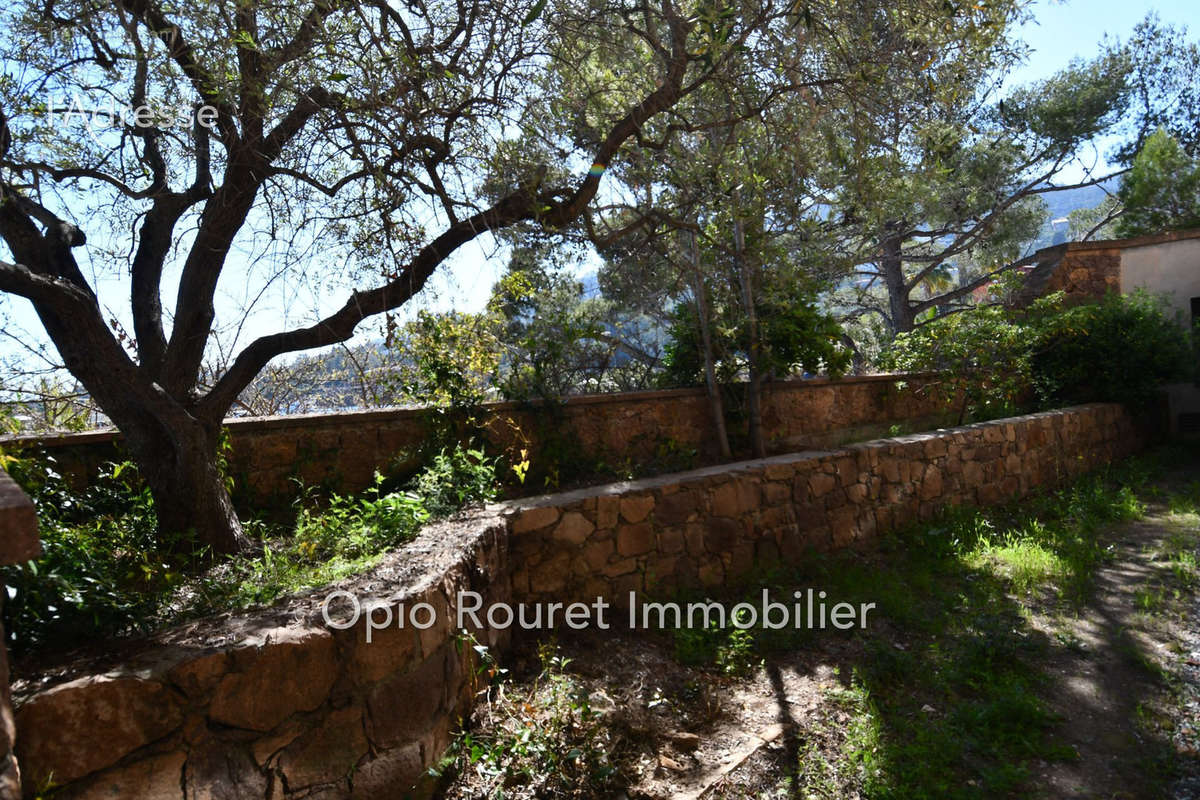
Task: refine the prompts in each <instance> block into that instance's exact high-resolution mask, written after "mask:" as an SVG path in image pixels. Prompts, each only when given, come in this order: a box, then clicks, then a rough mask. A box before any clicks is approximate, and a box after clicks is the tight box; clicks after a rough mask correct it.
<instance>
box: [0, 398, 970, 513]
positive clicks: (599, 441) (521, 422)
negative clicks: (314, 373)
mask: <svg viewBox="0 0 1200 800" xmlns="http://www.w3.org/2000/svg"><path fill="white" fill-rule="evenodd" d="M926 386H927V384H926V383H925V382H924V381H923V380H922V379H921V378H920V377H917V376H908V377H906V376H869V377H861V378H845V379H842V380H838V381H828V380H823V379H818V380H808V381H786V382H779V383H776V384H773V385H772V386H771V388H770V389H769V390H768V392H767V394H766V398H765V403H764V406H765V407H764V416H763V422H764V426H765V428H766V430H768V431H771V432H772V439H771V448H772V451H773V452H788V451H795V450H802V449H806V448H812V447H825V446H836V445H839V444H842V443H844V442H846V441H850V440H856V439H857V440H862V439H869V438H872V437H874V436H879V435H886V433H887V432H888V429H889V427H890V426H891V425H893V424H896V423H910V424H911V426H912V427H918V428H920V427H935V426H936V425H937V424H943V423H945V422H946V421H947V420H948V419H952V415H950V413H949V410H948V404H947V403H946V402H945V401H944V399H943V398H941V397H940V396H938V395H937V393H936V392H932V391H923V387H926ZM489 409H490V411H491V413H492V415H493V416H492V422H491V425H490V429H491V431H492V432H493V438H494V439H495V440H496V441H497V442H498V443H500V444H503V445H510V444H513V443H517V444H518V445H519V446H527V447H529V448H530V449H531V450H533V451H534V453H533V456H534V458H535V459H536V458H537V457H538V456H537V452H536V451H537V449H538V447H539V445H540V444H541V443H544V442H545V440H546V439H547V437H548V436H549V435H553V436H554V437H556V438H558V439H559V440H560V442H568V443H569V447H568V448H567V449H568V450H569V452H570V453H571V454H572V456H573V457H574V458H576V459H579V460H587V461H590V462H592V463H597V462H601V461H603V462H606V463H608V464H610V465H619V464H622V463H625V462H626V461H633V462H635V463H637V462H646V461H648V460H653V459H654V458H656V457H657V456H658V455H659V451H660V450H661V449H663V448H666V449H669V450H672V451H674V452H677V453H678V452H680V451H687V450H695V451H696V457H695V464H696V465H699V464H706V463H713V462H714V461H715V460H716V456H717V451H716V446H715V443H714V441H713V438H712V434H711V431H712V425H711V424H710V422H709V413H708V405H707V401H706V400H705V396H704V392H703V391H702V390H698V389H678V390H670V391H656V392H629V393H623V394H608V395H593V396H584V397H574V398H571V399H570V400H568V401H567V402H566V403H565V404H564V405H563V406H562V407H561V408H560V409H558V410H557V411H556V413H553V414H547V413H545V412H544V411H540V410H539V411H533V410H531V409H529V408H528V407H522V406H520V405H518V404H515V403H497V404H494V405H492V406H489ZM228 428H229V431H230V435H231V441H232V444H233V453H232V455H231V458H230V465H231V468H232V471H233V474H234V477H235V479H236V482H237V485H238V493H239V498H238V499H239V500H241V501H242V502H244V503H246V504H255V505H258V506H261V505H264V504H266V505H271V504H277V503H280V502H285V503H286V499H288V498H290V497H291V496H293V495H294V493H295V484H294V483H293V481H292V479H293V478H300V479H302V480H303V481H304V482H306V483H308V484H319V485H324V486H327V487H328V488H330V489H333V490H336V491H340V492H354V491H359V490H361V489H363V488H364V487H366V486H368V485H369V484H370V481H371V479H372V476H373V474H374V472H375V471H376V470H381V471H385V472H386V471H387V470H388V468H389V465H392V464H393V463H394V462H397V460H399V462H400V463H401V464H404V463H405V462H408V464H409V465H410V466H411V461H409V460H408V459H406V457H405V454H406V453H407V454H411V453H412V452H413V451H414V450H415V448H417V447H418V446H419V445H420V444H421V442H422V441H423V440H424V438H425V436H426V431H427V427H426V422H425V412H424V411H422V410H420V409H387V410H380V411H361V412H351V413H339V414H321V415H316V414H311V415H297V416H288V417H263V418H254V419H231V420H229V422H228ZM734 433H735V434H736V427H735V429H734ZM118 440H119V436H118V434H116V433H114V432H111V431H102V432H89V433H80V434H70V435H63V436H15V437H0V448H3V449H5V450H14V449H16V450H22V449H23V450H25V451H35V450H38V449H42V450H44V451H45V452H47V453H49V454H51V455H53V456H54V457H55V458H56V459H57V460H58V462H59V470H60V471H62V472H65V473H67V474H69V475H73V476H75V478H76V479H77V481H78V482H83V481H86V480H87V476H88V475H92V474H95V471H96V470H97V469H98V468H99V466H100V464H102V463H103V462H104V461H108V460H113V459H114V458H117V457H118V454H117V451H116V449H115V447H114V444H115V443H116V442H117V441H118Z"/></svg>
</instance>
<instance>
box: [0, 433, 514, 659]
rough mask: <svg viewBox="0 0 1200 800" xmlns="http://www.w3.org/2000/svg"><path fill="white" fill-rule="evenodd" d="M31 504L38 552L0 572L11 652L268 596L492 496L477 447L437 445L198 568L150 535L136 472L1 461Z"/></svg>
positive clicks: (331, 572) (149, 514) (491, 475)
mask: <svg viewBox="0 0 1200 800" xmlns="http://www.w3.org/2000/svg"><path fill="white" fill-rule="evenodd" d="M0 465H5V466H7V468H8V469H9V471H10V472H11V473H12V475H13V477H14V478H15V479H16V480H17V482H18V483H20V484H21V485H22V487H23V488H24V489H25V491H26V492H28V493H29V494H30V496H31V497H32V498H33V500H34V503H35V504H36V506H37V512H38V520H39V532H40V535H41V538H42V544H43V547H44V549H45V554H44V555H43V556H42V557H41V558H40V559H38V560H37V561H32V562H29V563H28V564H23V565H18V566H12V567H4V568H2V569H0V576H2V577H3V580H4V583H5V584H6V585H7V587H8V593H9V596H8V601H7V602H6V603H5V605H4V626H5V630H6V631H7V635H8V636H9V638H10V641H11V643H12V644H13V646H14V648H15V649H16V650H18V651H28V650H30V649H32V648H37V647H61V646H69V645H72V644H75V643H77V642H79V641H81V640H88V639H97V638H102V637H106V636H120V635H125V634H131V633H139V632H144V631H148V630H151V629H153V628H155V627H157V626H159V625H162V624H166V623H170V622H173V621H177V620H179V619H183V618H187V617H191V616H196V615H199V614H205V613H210V612H219V611H224V610H227V609H230V608H241V607H245V606H248V605H252V604H255V603H269V602H272V601H274V600H275V599H277V598H278V597H280V596H282V595H285V594H288V593H290V592H295V591H299V590H302V589H306V588H312V587H317V586H323V585H326V584H329V583H332V582H333V581H336V580H339V579H341V578H343V577H345V576H347V575H351V574H355V573H358V572H361V571H363V570H366V569H368V568H370V566H371V565H372V564H374V563H375V562H376V561H378V559H379V558H380V557H381V556H382V555H384V554H385V553H387V552H389V551H391V550H393V549H395V548H396V547H398V546H399V545H401V544H403V543H404V542H406V541H409V540H411V539H412V538H413V537H414V536H416V534H417V532H418V531H419V530H420V528H421V526H422V525H423V524H424V523H425V522H427V521H428V520H430V519H432V518H436V517H440V516H446V515H448V514H451V513H453V512H454V511H457V510H458V509H460V508H461V507H463V506H464V505H467V504H469V503H474V502H479V501H486V500H490V499H492V498H493V497H495V494H496V488H495V486H496V473H495V463H494V462H493V461H491V460H488V459H486V458H485V457H484V455H483V453H481V452H480V451H478V450H469V449H466V448H461V447H459V448H454V449H448V450H443V451H441V452H440V453H439V454H437V456H436V457H435V458H434V459H433V461H432V463H431V464H430V466H429V467H427V468H426V469H425V470H424V471H422V472H421V473H419V474H418V475H417V476H416V477H415V478H414V479H413V480H412V481H411V483H410V484H409V485H408V486H406V487H405V488H404V489H403V490H400V491H386V490H385V489H384V480H383V478H382V477H380V476H378V475H376V479H375V483H374V485H372V486H371V487H369V488H368V489H367V490H366V491H364V492H362V493H360V494H357V495H349V496H344V495H333V496H332V497H329V498H327V499H325V500H324V501H323V502H318V501H317V500H316V498H314V497H312V495H311V493H308V492H303V493H302V494H301V499H300V501H299V502H298V504H297V505H298V510H297V515H296V523H295V527H294V528H293V529H292V530H291V531H290V535H280V534H282V533H283V531H281V530H278V529H276V530H274V531H271V530H268V529H266V528H265V527H264V526H263V525H262V524H261V523H255V522H251V523H248V527H249V528H250V529H251V530H256V531H257V534H258V536H259V538H260V539H261V540H262V550H261V552H260V553H257V554H253V555H240V556H236V557H233V558H231V559H229V560H227V561H223V562H221V563H219V564H218V565H216V566H215V568H213V569H211V570H210V571H208V572H206V573H204V574H200V575H197V574H194V573H193V574H187V573H185V572H184V571H183V567H184V566H185V565H188V564H191V563H193V560H191V559H188V558H187V557H186V554H181V553H179V552H177V550H178V548H177V547H176V545H177V544H178V543H173V542H163V541H162V540H161V538H160V537H159V536H158V534H157V525H156V522H157V519H156V515H155V512H154V503H153V500H152V499H151V497H150V493H149V491H148V490H147V489H146V488H145V486H144V484H143V483H142V481H141V479H140V477H139V476H138V474H137V469H136V468H135V467H134V466H133V465H132V464H128V463H124V464H109V465H106V467H105V469H104V470H103V471H102V473H101V474H100V475H99V476H98V477H97V478H96V480H95V481H94V482H93V483H92V485H90V486H89V487H88V488H86V489H84V490H82V491H80V490H76V489H74V488H73V487H71V486H70V484H69V483H68V482H67V481H66V480H64V479H63V478H62V476H61V475H59V473H58V472H57V471H56V470H55V469H54V461H53V459H41V460H34V459H13V458H7V459H5V460H4V461H3V462H0Z"/></svg>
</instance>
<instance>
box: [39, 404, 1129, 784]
mask: <svg viewBox="0 0 1200 800" xmlns="http://www.w3.org/2000/svg"><path fill="white" fill-rule="evenodd" d="M1141 444H1142V436H1141V434H1140V433H1139V431H1138V429H1137V428H1136V427H1135V425H1134V422H1133V420H1132V418H1131V417H1130V416H1129V415H1128V414H1127V413H1126V412H1125V411H1124V410H1123V409H1121V408H1120V407H1118V406H1114V405H1089V406H1081V407H1077V408H1071V409H1065V410H1061V411H1053V412H1047V413H1042V414H1034V415H1031V416H1027V417H1018V418H1013V419H1007V420H998V421H995V422H988V423H981V424H977V425H970V426H967V427H963V428H954V429H949V430H941V431H937V432H934V433H928V434H921V435H914V436H904V437H898V438H892V439H883V440H878V441H872V442H866V443H863V444H856V445H852V446H850V447H846V448H842V449H839V450H833V451H828V452H811V453H801V454H792V455H783V456H776V457H772V458H768V459H765V460H759V461H750V462H743V463H738V464H730V465H724V466H720V467H711V468H707V469H700V470H694V471H691V472H686V473H680V474H675V475H667V476H662V477H659V478H653V479H648V480H643V481H637V482H631V483H623V484H613V485H609V486H601V487H594V488H590V489H586V490H581V491H577V492H571V493H566V494H559V495H550V496H545V497H541V498H533V499H529V500H523V501H520V502H515V503H509V504H504V505H498V506H492V507H489V508H488V509H485V510H484V511H482V512H480V513H479V514H477V515H476V516H474V517H471V518H469V519H466V520H459V521H456V522H447V523H442V524H439V525H436V526H432V527H431V528H429V529H427V530H425V531H423V532H422V533H421V535H420V536H419V537H418V538H417V539H416V540H415V541H413V542H411V543H410V544H408V545H406V546H405V547H404V548H403V549H402V550H400V551H398V552H397V553H395V554H392V555H391V556H389V557H388V558H387V559H385V560H384V562H383V563H382V564H380V565H379V566H378V567H376V568H375V569H374V570H372V571H371V572H369V573H368V574H366V575H364V576H360V577H358V578H354V579H350V580H347V581H344V582H342V583H341V584H339V585H338V587H337V588H339V589H342V590H345V591H347V592H350V593H353V594H354V595H355V596H356V597H360V598H363V599H364V601H365V599H366V598H376V612H375V613H376V614H379V615H383V614H385V613H388V612H385V609H386V610H389V611H390V613H392V614H395V615H397V616H399V615H406V616H405V618H408V617H407V613H408V611H409V610H411V609H412V608H413V606H414V604H415V603H416V602H427V603H429V604H430V605H431V606H432V607H433V608H434V611H435V614H434V619H435V620H436V624H434V625H433V626H432V627H429V628H427V629H423V630H414V629H413V628H411V627H405V628H400V627H397V626H395V625H392V626H387V627H386V629H385V630H382V631H375V632H373V637H374V640H373V642H372V643H371V644H367V642H366V625H365V620H360V621H359V622H358V624H356V625H354V626H353V627H348V628H345V629H341V627H342V626H341V625H340V624H338V625H335V626H334V627H333V628H331V627H329V626H326V625H325V624H324V622H323V617H322V613H321V605H320V601H321V597H320V596H318V595H316V594H313V595H309V596H303V597H299V598H295V599H293V600H291V601H289V602H287V603H285V604H283V605H281V606H277V607H273V608H271V609H268V610H266V611H262V612H258V613H250V614H240V615H226V616H222V617H217V618H213V619H208V620H203V621H200V622H197V623H193V624H190V625H185V626H181V627H180V628H176V629H173V630H171V631H168V632H165V633H162V634H159V635H157V636H155V637H152V638H151V639H149V640H147V641H144V642H141V643H139V644H136V645H131V646H130V648H128V649H125V650H122V651H120V652H114V653H111V654H109V655H107V656H106V657H105V658H97V659H96V660H94V661H93V662H90V663H89V664H88V669H87V671H86V672H85V674H83V675H82V677H76V676H78V675H79V671H78V670H76V671H75V672H73V673H70V674H66V675H61V677H56V675H59V674H60V673H58V672H55V671H53V670H51V671H49V672H47V675H46V676H44V677H42V678H35V677H33V676H29V677H27V678H24V679H22V680H20V681H18V682H17V684H16V685H15V689H16V694H17V698H18V700H17V712H16V713H17V730H18V732H19V734H20V735H19V737H18V740H17V751H18V754H19V755H20V759H21V764H22V768H23V770H24V771H25V774H26V779H27V780H26V791H27V793H28V792H30V788H29V787H31V786H33V785H36V784H37V783H38V782H41V781H43V780H45V779H46V778H47V777H48V776H53V778H54V780H56V781H57V782H58V783H60V784H65V788H64V790H63V792H62V793H61V795H56V797H62V798H66V799H67V800H80V799H81V798H83V799H85V800H97V799H98V798H121V799H122V800H150V799H151V798H153V800H163V799H167V798H169V800H192V798H231V799H232V798H238V800H253V798H263V800H267V799H268V798H270V799H271V800H283V799H284V798H286V799H288V800H291V799H293V798H294V799H295V800H299V798H384V797H387V798H401V797H405V796H407V795H406V793H405V790H404V787H408V786H412V785H414V784H419V786H418V788H417V789H415V790H414V791H413V792H412V793H411V794H412V796H427V795H428V794H429V792H430V790H431V786H430V784H429V783H428V781H427V779H422V778H421V775H422V774H423V773H424V772H425V771H426V770H427V769H428V768H429V767H430V766H431V765H432V764H434V763H436V761H437V759H438V758H439V757H440V755H441V754H442V752H443V751H444V749H445V747H446V745H447V744H448V743H449V741H450V737H451V733H452V731H453V729H454V728H455V727H456V726H457V725H458V724H459V720H460V719H461V718H462V717H464V716H465V715H466V714H467V713H468V712H469V710H470V708H471V705H472V702H473V699H474V696H475V694H474V693H475V688H476V682H477V680H478V674H479V673H478V670H477V667H478V663H477V658H478V657H477V654H476V651H475V650H474V648H473V647H472V646H471V644H472V643H471V642H470V641H464V640H463V639H462V638H460V636H459V634H458V632H457V631H456V630H455V628H454V624H453V620H454V608H453V604H454V599H455V598H456V597H457V596H458V592H459V591H460V590H463V589H469V590H472V591H477V592H479V593H480V594H481V595H483V596H484V599H485V603H486V604H491V603H494V602H502V601H515V602H531V601H538V600H552V601H560V602H572V601H585V602H590V601H591V600H594V599H595V598H596V597H597V596H603V597H606V598H608V599H609V600H610V602H612V604H613V605H620V604H621V602H622V599H623V598H624V597H625V595H626V593H627V592H629V591H637V592H639V593H643V594H647V595H654V594H664V593H668V592H670V591H671V590H673V589H676V588H685V587H695V588H696V589H697V590H704V589H705V588H711V589H713V590H715V589H716V587H721V586H728V587H736V585H737V584H738V580H739V578H740V577H741V576H743V575H744V574H745V573H748V572H749V571H751V570H752V569H753V567H754V565H755V563H756V561H768V562H770V563H777V562H778V561H780V560H782V561H785V562H787V563H800V562H802V561H803V559H804V558H805V557H806V553H808V552H809V551H810V549H816V550H830V549H834V548H840V547H866V546H868V545H870V543H871V542H872V541H873V540H874V539H875V537H876V536H878V535H879V534H880V533H883V532H885V531H889V530H893V529H896V528H898V527H900V526H903V525H905V524H907V523H910V522H912V521H914V520H919V519H925V518H928V517H930V516H931V515H933V514H934V513H935V512H936V511H937V510H938V509H939V508H940V507H942V506H944V505H946V504H950V503H960V504H982V505H987V504H991V503H997V502H1001V501H1003V500H1006V499H1010V498H1013V497H1019V496H1022V495H1025V494H1028V493H1029V492H1032V491H1034V490H1036V489H1039V488H1045V487H1050V486H1054V485H1056V484H1058V483H1060V482H1062V481H1064V480H1066V479H1067V478H1069V477H1071V476H1073V475H1076V474H1079V473H1081V472H1084V471H1086V470H1089V469H1093V468H1095V467H1097V466H1099V465H1101V464H1104V463H1108V462H1110V461H1113V460H1116V459H1119V458H1121V457H1123V456H1125V455H1127V454H1129V453H1131V452H1133V451H1134V450H1136V449H1137V448H1138V447H1140V446H1141ZM339 608H340V607H339ZM333 614H334V622H335V623H337V622H338V621H339V620H341V619H342V616H339V615H340V614H343V611H342V610H335V611H334V612H333ZM375 619H376V621H377V622H380V621H381V620H382V619H383V617H382V616H377V617H376V618H375ZM472 634H473V636H474V637H475V639H476V640H477V641H479V642H481V643H484V644H487V645H488V646H489V647H490V648H491V649H492V650H493V651H494V652H497V653H501V652H503V650H504V648H505V646H506V645H507V642H508V632H507V631H502V630H488V629H480V630H474V631H472ZM106 659H107V660H106ZM423 780H424V781H425V782H423V783H422V781H423Z"/></svg>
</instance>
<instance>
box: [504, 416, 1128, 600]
mask: <svg viewBox="0 0 1200 800" xmlns="http://www.w3.org/2000/svg"><path fill="white" fill-rule="evenodd" d="M1140 446H1141V436H1140V435H1139V433H1138V432H1137V430H1136V429H1135V427H1134V424H1133V421H1132V419H1131V418H1130V416H1129V415H1128V414H1127V413H1126V412H1125V411H1124V410H1123V409H1121V408H1119V407H1118V406H1114V405H1090V406H1081V407H1077V408H1073V409H1068V410H1064V411H1052V412H1046V413H1042V414H1033V415H1030V416H1026V417H1018V418H1013V419H1006V420H998V421H995V422H984V423H979V424H976V425H969V426H966V427H962V428H954V429H949V430H941V431H937V432H933V433H924V434H917V435H912V436H903V437H898V438H893V439H881V440H877V441H872V442H864V443H861V444H854V445H850V446H848V447H846V448H843V449H841V450H837V451H833V452H817V453H798V454H791V455H782V456H776V457H773V458H768V459H766V460H762V461H751V462H744V463H741V464H736V465H729V466H724V467H714V468H710V469H703V470H696V471H693V472H687V473H681V474H676V475H666V476H662V477H659V478H653V479H650V480H645V481H640V482H637V483H630V484H614V485H611V486H603V487H598V488H594V489H587V490H583V491H579V492H573V493H570V494H565V495H551V496H547V497H543V498H535V499H532V500H528V501H522V502H521V503H519V504H517V505H516V508H517V509H518V511H517V513H516V515H515V517H514V519H513V521H512V524H511V531H512V544H511V547H512V550H513V564H514V569H515V571H514V574H513V592H514V594H516V595H517V596H518V597H530V598H535V599H550V598H553V599H561V598H563V597H573V598H593V597H597V596H605V597H613V598H615V600H614V603H615V604H619V603H620V602H621V601H622V600H623V599H624V598H625V597H626V596H627V595H628V593H629V592H630V591H636V592H638V593H639V594H651V595H659V596H665V595H670V594H671V593H673V592H675V591H676V590H677V589H681V588H694V587H701V588H702V587H714V586H721V585H726V584H730V583H736V582H737V580H738V578H739V577H740V576H743V575H745V574H746V573H748V572H749V571H750V570H751V569H752V567H753V566H754V565H755V564H756V563H757V562H763V563H768V564H772V563H778V562H779V561H780V560H783V561H784V562H786V563H791V564H794V563H798V562H800V561H801V560H803V558H804V555H805V553H806V552H807V551H810V550H818V551H827V550H831V549H836V548H842V547H856V546H861V545H863V544H866V543H869V542H870V541H871V540H872V539H874V538H875V537H876V536H877V535H878V534H880V533H884V532H887V531H892V530H896V529H898V528H902V527H904V526H906V525H909V524H911V523H913V522H915V521H917V520H922V519H928V518H929V517H930V516H932V515H933V514H934V513H936V512H937V510H938V509H939V508H941V507H943V506H947V505H980V506H986V505H992V504H996V503H999V502H1001V501H1004V500H1009V499H1012V498H1016V497H1022V496H1024V495H1026V494H1028V493H1030V492H1031V491H1033V490H1035V489H1038V488H1044V487H1047V486H1054V485H1056V484H1058V483H1061V482H1062V481H1064V480H1066V479H1068V478H1070V477H1072V476H1074V475H1078V474H1079V473H1081V472H1085V471H1087V470H1090V469H1094V468H1096V467H1097V466H1099V465H1101V464H1106V463H1110V462H1112V461H1114V460H1117V459H1119V458H1122V457H1124V456H1126V455H1128V454H1130V453H1131V452H1133V451H1134V450H1135V449H1137V448H1138V447H1140Z"/></svg>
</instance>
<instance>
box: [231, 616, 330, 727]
mask: <svg viewBox="0 0 1200 800" xmlns="http://www.w3.org/2000/svg"><path fill="white" fill-rule="evenodd" d="M235 661H236V662H238V664H239V666H240V667H241V671H240V672H234V673H230V674H229V675H226V676H225V677H224V678H223V679H222V680H221V683H220V685H218V686H217V689H216V692H215V693H214V695H213V699H212V704H211V705H210V706H209V712H208V715H209V718H210V719H212V721H213V722H216V723H219V724H221V725H229V726H231V727H234V728H244V729H246V730H252V731H269V730H271V729H272V728H274V727H275V726H276V725H278V724H279V723H281V722H283V721H284V720H285V719H287V718H288V717H290V716H291V715H292V714H294V713H296V712H297V711H312V710H313V709H314V708H316V707H317V706H319V705H321V703H323V702H324V701H325V698H326V697H328V696H329V690H330V688H331V687H332V686H333V682H334V680H335V679H336V678H337V662H336V660H335V654H334V646H333V637H332V636H331V635H330V634H329V631H327V630H325V629H324V628H276V629H274V630H272V631H270V632H268V633H267V634H266V636H265V637H264V643H263V644H262V645H260V646H259V647H256V648H252V649H249V648H248V649H245V650H242V651H238V652H237V653H235Z"/></svg>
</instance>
